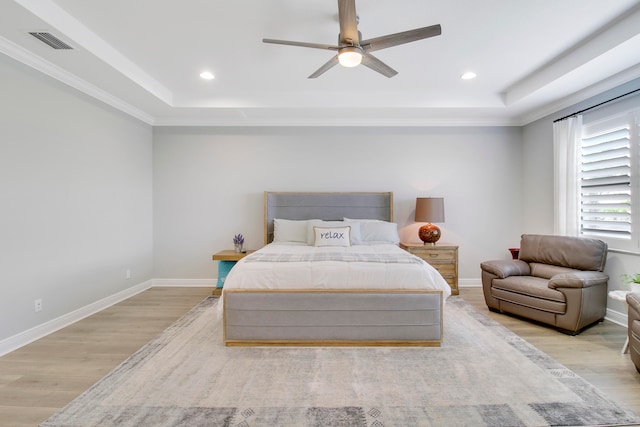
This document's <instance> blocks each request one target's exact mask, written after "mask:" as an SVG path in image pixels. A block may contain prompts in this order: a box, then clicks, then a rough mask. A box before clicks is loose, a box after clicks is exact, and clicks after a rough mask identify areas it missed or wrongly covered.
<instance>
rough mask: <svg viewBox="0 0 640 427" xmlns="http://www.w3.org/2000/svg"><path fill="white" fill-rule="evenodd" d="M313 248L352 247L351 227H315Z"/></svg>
mask: <svg viewBox="0 0 640 427" xmlns="http://www.w3.org/2000/svg"><path fill="white" fill-rule="evenodd" d="M313 233H314V240H313V246H351V236H350V234H351V227H348V226H347V227H317V226H316V227H313Z"/></svg>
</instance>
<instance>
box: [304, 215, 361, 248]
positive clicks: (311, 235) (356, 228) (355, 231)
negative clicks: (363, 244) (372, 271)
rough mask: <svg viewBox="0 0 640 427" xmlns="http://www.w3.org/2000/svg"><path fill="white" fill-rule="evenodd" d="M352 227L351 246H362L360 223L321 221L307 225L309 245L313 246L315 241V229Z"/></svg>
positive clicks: (313, 221)
mask: <svg viewBox="0 0 640 427" xmlns="http://www.w3.org/2000/svg"><path fill="white" fill-rule="evenodd" d="M347 225H348V226H350V227H351V231H350V233H349V234H350V235H351V244H352V245H358V244H360V240H361V238H360V223H349V224H346V223H344V222H343V221H322V220H320V219H312V220H309V222H308V224H307V244H309V245H312V246H313V242H314V241H315V237H316V236H315V231H314V230H313V228H314V227H346V226H347Z"/></svg>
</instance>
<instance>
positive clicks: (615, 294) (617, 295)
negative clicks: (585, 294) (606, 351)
mask: <svg viewBox="0 0 640 427" xmlns="http://www.w3.org/2000/svg"><path fill="white" fill-rule="evenodd" d="M630 292H631V291H609V298H611V299H612V300H616V301H622V302H624V305H625V307H626V306H627V294H628V293H630ZM628 352H629V334H628V333H627V339H626V340H624V344H623V345H622V351H621V352H620V353H622V354H627V353H628Z"/></svg>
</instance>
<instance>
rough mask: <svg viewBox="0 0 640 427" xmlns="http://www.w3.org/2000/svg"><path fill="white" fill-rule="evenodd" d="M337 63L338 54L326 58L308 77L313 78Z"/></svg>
mask: <svg viewBox="0 0 640 427" xmlns="http://www.w3.org/2000/svg"><path fill="white" fill-rule="evenodd" d="M337 63H338V55H336V56H334V57H333V58H331V59H330V60H328V61H327V62H325V63H324V65H323V66H322V67H320V68H318V69H317V70H316V71H315V72H314V73H313V74H311V75H310V76H309V77H307V78H309V79H315V78H316V77H318V76H320V75H321V74H324V73H325V72H326V71H328V70H329V69H331V68H332V67H333V66H334V65H336V64H337Z"/></svg>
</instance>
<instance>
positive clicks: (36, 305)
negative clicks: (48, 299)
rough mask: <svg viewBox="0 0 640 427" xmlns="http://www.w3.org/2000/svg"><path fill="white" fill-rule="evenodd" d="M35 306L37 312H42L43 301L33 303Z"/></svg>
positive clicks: (38, 300)
mask: <svg viewBox="0 0 640 427" xmlns="http://www.w3.org/2000/svg"><path fill="white" fill-rule="evenodd" d="M33 305H34V309H35V311H36V313H37V312H39V311H42V300H41V299H37V300H35V301H33Z"/></svg>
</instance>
